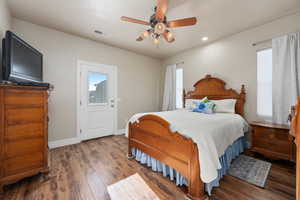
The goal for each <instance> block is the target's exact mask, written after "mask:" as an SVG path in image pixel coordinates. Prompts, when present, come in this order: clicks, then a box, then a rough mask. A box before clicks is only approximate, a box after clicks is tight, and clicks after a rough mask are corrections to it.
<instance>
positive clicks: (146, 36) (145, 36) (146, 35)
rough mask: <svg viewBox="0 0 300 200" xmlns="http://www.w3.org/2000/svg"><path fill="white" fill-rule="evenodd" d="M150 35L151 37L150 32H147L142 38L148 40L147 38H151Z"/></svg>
mask: <svg viewBox="0 0 300 200" xmlns="http://www.w3.org/2000/svg"><path fill="white" fill-rule="evenodd" d="M149 35H150V33H149V31H145V32H144V33H143V34H142V37H143V38H144V39H146V38H148V37H149Z"/></svg>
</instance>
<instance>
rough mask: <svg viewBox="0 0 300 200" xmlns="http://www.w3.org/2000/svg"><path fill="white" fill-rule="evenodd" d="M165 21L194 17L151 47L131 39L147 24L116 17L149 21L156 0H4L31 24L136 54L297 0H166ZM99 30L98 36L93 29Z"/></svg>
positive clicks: (164, 48) (182, 42)
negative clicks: (188, 24)
mask: <svg viewBox="0 0 300 200" xmlns="http://www.w3.org/2000/svg"><path fill="white" fill-rule="evenodd" d="M169 2H170V7H169V10H168V13H167V17H168V19H169V20H172V19H178V18H185V17H194V16H195V17H197V18H198V23H197V25H196V26H191V27H182V28H176V29H173V30H172V31H173V32H174V34H175V36H176V41H175V42H174V43H172V44H167V43H165V42H163V43H161V44H160V45H159V47H156V46H155V45H154V44H153V43H152V41H150V40H149V39H148V40H147V41H144V42H136V41H135V39H136V38H137V36H138V35H139V34H140V33H142V32H143V31H144V30H145V29H146V28H147V27H146V26H143V25H138V24H131V23H126V22H121V21H120V17H121V16H123V15H124V16H128V17H134V18H138V19H142V20H146V21H148V20H149V17H150V16H151V15H152V14H153V8H154V6H155V4H156V1H155V0H38V1H37V0H25V1H24V0H8V3H9V7H10V9H11V12H12V15H13V16H14V17H16V18H19V19H22V20H25V21H29V22H32V23H35V24H39V25H42V26H46V27H49V28H54V29H56V30H60V31H63V32H67V33H71V34H75V35H78V36H82V37H85V38H90V39H92V40H96V41H100V42H103V43H105V44H109V45H113V46H117V47H121V48H124V49H128V50H131V51H134V52H137V53H140V54H144V55H148V56H152V57H156V58H165V57H167V56H170V55H173V54H175V53H178V52H181V51H183V50H185V49H189V48H192V47H194V46H198V45H203V44H205V42H203V41H202V40H201V38H202V37H203V36H207V37H209V40H208V41H207V42H210V41H214V40H217V39H220V38H222V37H225V36H228V35H231V34H234V33H237V32H240V31H243V30H245V29H247V28H250V27H254V26H258V25H261V24H264V23H266V22H269V21H271V20H273V19H276V18H278V17H281V16H285V15H288V14H292V13H295V12H297V11H299V8H300V0H223V1H222V0H169ZM96 29H97V30H100V31H102V32H103V33H104V34H103V35H97V34H95V33H94V30H96Z"/></svg>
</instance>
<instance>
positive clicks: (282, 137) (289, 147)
mask: <svg viewBox="0 0 300 200" xmlns="http://www.w3.org/2000/svg"><path fill="white" fill-rule="evenodd" d="M250 124H251V126H252V148H251V151H253V152H257V153H260V154H263V155H264V156H266V157H269V158H271V159H282V160H289V161H295V157H296V155H295V154H296V146H295V144H294V142H293V137H292V136H291V135H290V134H289V127H288V126H285V125H276V124H268V123H262V122H252V123H250Z"/></svg>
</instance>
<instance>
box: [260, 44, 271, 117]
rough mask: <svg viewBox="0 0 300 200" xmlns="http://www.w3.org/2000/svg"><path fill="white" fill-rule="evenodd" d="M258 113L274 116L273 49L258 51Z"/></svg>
mask: <svg viewBox="0 0 300 200" xmlns="http://www.w3.org/2000/svg"><path fill="white" fill-rule="evenodd" d="M257 114H258V115H259V116H262V117H265V118H266V119H268V118H270V117H272V49H266V50H262V51H258V52H257Z"/></svg>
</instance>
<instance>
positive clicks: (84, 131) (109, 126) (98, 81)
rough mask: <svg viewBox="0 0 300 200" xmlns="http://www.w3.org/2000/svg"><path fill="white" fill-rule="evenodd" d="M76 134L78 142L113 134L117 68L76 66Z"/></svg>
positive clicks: (115, 122) (83, 64)
mask: <svg viewBox="0 0 300 200" xmlns="http://www.w3.org/2000/svg"><path fill="white" fill-rule="evenodd" d="M79 71H80V75H79V76H80V84H79V85H80V86H79V88H80V96H79V102H78V104H79V113H78V114H79V116H78V117H79V120H78V121H79V129H80V130H79V134H80V139H81V140H88V139H92V138H98V137H103V136H107V135H112V134H115V133H116V129H117V128H116V127H117V101H116V97H117V68H116V67H115V66H110V65H102V64H94V63H88V62H79Z"/></svg>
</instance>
